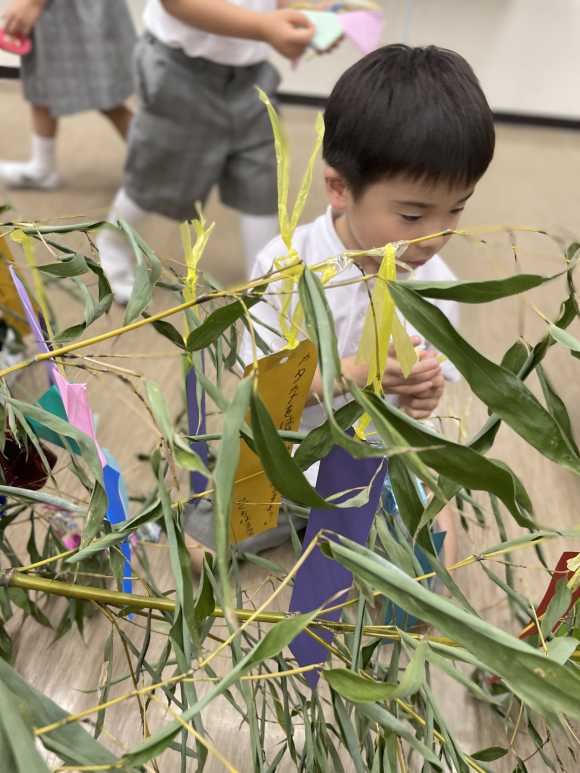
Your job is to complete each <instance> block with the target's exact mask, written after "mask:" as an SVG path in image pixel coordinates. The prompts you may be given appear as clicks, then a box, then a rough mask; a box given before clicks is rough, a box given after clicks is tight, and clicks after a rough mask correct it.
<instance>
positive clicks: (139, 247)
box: [119, 219, 162, 325]
mask: <svg viewBox="0 0 580 773" xmlns="http://www.w3.org/2000/svg"><path fill="white" fill-rule="evenodd" d="M119 226H120V228H121V231H122V232H123V233H124V235H125V238H126V239H127V241H128V242H129V246H130V247H131V248H132V250H133V253H134V255H135V258H136V260H137V268H136V269H135V283H134V285H133V290H132V291H131V297H130V298H129V303H128V304H127V308H126V310H125V318H124V320H123V324H124V325H130V324H131V322H134V321H135V320H136V319H137V317H139V315H140V314H141V312H142V311H144V309H146V308H147V306H148V305H149V304H150V303H151V299H152V297H153V296H152V294H151V291H152V289H153V287H154V286H155V283H156V282H157V279H159V276H160V275H161V271H162V267H161V264H160V262H159V259H158V258H157V256H156V255H155V254H154V253H153V252H152V251H151V250H150V249H149V248H147V249H146V250H144V249H143V247H144V242H143V240H142V239H141V238H140V237H139V235H138V234H137V233H136V231H135V230H134V229H133V228H131V226H130V225H129V224H128V223H126V222H125V221H124V220H121V219H119ZM144 252H146V254H147V256H148V257H149V259H150V260H151V261H152V264H151V274H150V273H149V270H148V268H147V263H146V262H145V258H144V257H143V253H144ZM152 256H153V258H152Z"/></svg>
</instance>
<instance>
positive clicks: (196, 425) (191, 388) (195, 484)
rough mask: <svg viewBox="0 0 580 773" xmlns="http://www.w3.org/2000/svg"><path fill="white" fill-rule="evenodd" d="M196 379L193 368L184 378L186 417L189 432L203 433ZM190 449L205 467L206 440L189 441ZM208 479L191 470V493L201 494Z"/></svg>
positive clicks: (201, 396) (202, 408)
mask: <svg viewBox="0 0 580 773" xmlns="http://www.w3.org/2000/svg"><path fill="white" fill-rule="evenodd" d="M201 357H202V360H201V362H202V367H203V362H204V360H203V351H202V352H201ZM198 386H199V385H198V381H197V376H196V375H195V370H194V369H193V368H191V369H190V371H189V373H188V374H187V377H186V379H185V390H186V395H187V417H188V426H189V434H190V435H191V436H193V435H205V433H206V424H205V392H204V391H203V390H201V393H200V394H199V395H198ZM190 447H191V450H192V451H195V453H196V454H197V455H198V456H199V457H200V459H201V460H202V462H203V463H204V464H205V466H206V467H207V461H208V460H207V442H206V441H201V442H199V443H191V444H190ZM207 484H208V481H207V478H206V477H205V475H202V474H201V473H200V472H195V471H192V473H191V491H192V493H193V494H201V493H202V492H203V491H207V487H208V485H207ZM199 501H200V500H199V499H194V500H193V504H194V507H197V505H198V503H199Z"/></svg>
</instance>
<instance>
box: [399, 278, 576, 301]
mask: <svg viewBox="0 0 580 773" xmlns="http://www.w3.org/2000/svg"><path fill="white" fill-rule="evenodd" d="M559 276H562V274H561V273H559V274H554V275H553V276H538V275H536V274H518V275H517V276H510V277H507V278H506V279H493V280H491V281H488V282H464V281H460V280H455V281H451V282H417V281H415V280H413V292H416V293H417V294H418V295H421V296H423V297H425V298H438V299H440V300H446V301H457V302H458V303H489V302H490V301H496V300H498V299H499V298H507V297H509V296H510V295H519V294H520V293H525V292H527V291H528V290H533V289H534V287H539V286H540V285H543V284H545V283H546V282H551V281H552V280H553V279H557V278H558V277H559ZM403 281H404V280H403ZM394 284H395V283H394ZM396 284H399V285H400V284H403V282H401V281H398V282H396Z"/></svg>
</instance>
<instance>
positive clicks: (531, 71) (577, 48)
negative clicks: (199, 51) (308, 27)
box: [275, 0, 580, 119]
mask: <svg viewBox="0 0 580 773" xmlns="http://www.w3.org/2000/svg"><path fill="white" fill-rule="evenodd" d="M378 2H379V3H380V5H381V6H382V7H383V10H384V14H385V30H384V32H383V41H382V42H383V43H385V44H386V43H395V42H401V38H402V33H403V26H404V20H405V13H406V10H407V8H408V3H407V0H378ZM404 42H406V43H408V44H409V45H412V46H424V45H428V44H430V43H434V44H435V45H438V46H443V47H445V48H450V49H452V50H454V51H457V52H458V53H460V54H462V55H463V56H464V57H465V58H466V59H467V60H468V62H469V63H470V64H471V65H472V67H473V68H474V70H475V72H476V74H477V76H478V77H479V79H480V81H481V83H482V85H483V88H484V90H485V93H486V94H487V97H488V100H489V102H490V104H491V106H492V108H493V109H494V110H497V111H502V112H511V113H531V114H536V115H549V116H558V117H566V118H575V119H580V0H415V2H414V4H413V12H412V16H411V24H410V27H409V34H408V36H407V39H406V40H405V41H404ZM357 58H358V55H357V52H356V49H355V48H354V46H352V44H350V42H348V41H347V42H346V43H344V44H343V45H342V47H341V48H339V49H338V50H337V51H336V52H335V53H334V54H332V55H330V56H327V57H319V58H318V61H314V62H308V63H304V64H302V65H300V67H299V68H298V69H297V70H296V71H294V72H292V71H291V69H290V67H289V66H288V65H287V63H286V62H285V61H284V60H283V59H282V57H279V56H276V58H275V61H276V66H277V67H278V68H279V69H280V71H281V72H282V73H283V76H284V77H283V83H282V91H286V92H295V93H305V94H313V95H325V94H328V93H329V91H330V89H331V88H332V85H333V83H334V82H335V81H336V78H337V77H338V75H339V74H340V73H341V72H343V71H344V70H345V69H346V68H347V67H349V66H350V65H351V64H352V63H353V62H354V61H356V59H357Z"/></svg>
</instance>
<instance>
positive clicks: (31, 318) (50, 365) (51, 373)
mask: <svg viewBox="0 0 580 773" xmlns="http://www.w3.org/2000/svg"><path fill="white" fill-rule="evenodd" d="M9 271H10V276H11V277H12V281H13V283H14V286H15V287H16V291H17V293H18V297H19V298H20V301H21V303H22V306H23V308H24V313H25V314H26V319H27V320H28V324H29V325H30V330H31V331H32V334H33V336H34V340H35V341H36V346H37V348H38V351H39V352H40V353H41V354H48V352H49V351H50V349H49V348H48V345H47V343H46V341H45V340H44V334H43V331H42V328H41V326H40V322H39V321H38V317H37V316H36V314H35V312H34V309H33V308H32V303H31V302H30V298H29V297H28V293H27V292H26V288H25V287H24V285H23V284H22V282H21V281H20V279H19V278H18V276H17V275H16V272H15V271H14V269H13V267H12V266H9ZM44 364H45V366H46V370H47V372H48V379H49V381H50V383H51V384H54V383H56V381H55V379H56V374H57V373H58V371H57V367H56V365H55V364H54V362H53V361H52V360H46V361H45V363H44Z"/></svg>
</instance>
